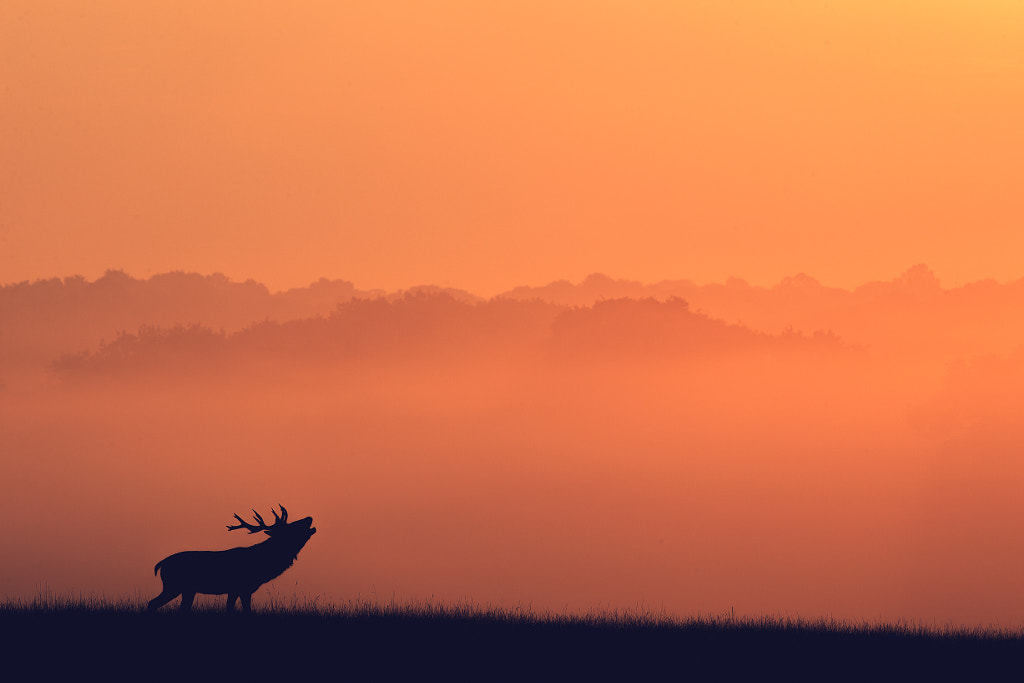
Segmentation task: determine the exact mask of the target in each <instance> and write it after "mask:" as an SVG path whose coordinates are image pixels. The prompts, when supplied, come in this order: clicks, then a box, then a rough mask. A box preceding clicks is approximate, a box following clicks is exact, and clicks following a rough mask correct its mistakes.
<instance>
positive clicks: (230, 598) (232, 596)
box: [227, 593, 238, 612]
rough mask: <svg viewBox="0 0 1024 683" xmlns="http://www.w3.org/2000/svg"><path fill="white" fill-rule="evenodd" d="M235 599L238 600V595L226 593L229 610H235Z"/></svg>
mask: <svg viewBox="0 0 1024 683" xmlns="http://www.w3.org/2000/svg"><path fill="white" fill-rule="evenodd" d="M235 600H238V596H237V595H235V594H234V593H228V605H227V608H228V611H229V612H234V611H235Z"/></svg>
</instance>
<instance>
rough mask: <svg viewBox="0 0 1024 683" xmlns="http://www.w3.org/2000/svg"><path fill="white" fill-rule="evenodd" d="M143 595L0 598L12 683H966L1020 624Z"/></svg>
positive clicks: (1014, 649) (1014, 636) (1002, 664)
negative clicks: (223, 602) (253, 609)
mask: <svg viewBox="0 0 1024 683" xmlns="http://www.w3.org/2000/svg"><path fill="white" fill-rule="evenodd" d="M142 607H143V604H142V603H141V602H132V601H127V600H125V601H118V602H101V601H96V600H92V601H73V600H64V601H54V600H49V601H45V602H44V601H36V602H32V603H3V604H0V632H2V633H3V634H4V636H3V642H2V649H3V651H4V655H3V661H4V668H3V670H4V671H5V672H10V673H12V674H15V677H14V678H11V679H8V680H31V679H36V680H52V679H55V678H58V677H66V676H68V675H75V676H81V675H82V674H83V673H86V672H91V673H94V674H99V675H101V676H104V677H106V678H107V679H109V680H180V679H183V678H187V679H189V680H219V679H222V678H223V679H232V680H233V679H239V678H241V677H245V678H247V679H250V680H271V679H277V680H281V679H285V680H340V679H345V680H414V679H422V678H423V677H425V676H431V677H443V678H445V679H447V680H537V679H544V680H578V679H581V678H586V679H611V680H629V679H638V678H647V679H650V678H657V679H663V678H671V679H680V678H684V679H685V678H691V677H693V678H697V679H699V680H740V679H743V680H750V679H761V678H764V677H766V676H769V675H774V676H781V677H783V678H785V679H788V680H793V679H807V680H811V679H817V680H822V679H828V680H838V679H849V680H855V679H860V680H865V679H872V680H878V679H884V680H907V679H910V680H914V679H919V678H922V677H925V676H927V677H931V678H939V679H961V680H966V679H977V678H978V677H990V676H997V675H999V674H1001V673H1004V672H1006V671H1016V670H1018V667H1019V666H1020V662H1021V660H1022V655H1024V634H1022V633H1021V632H1020V631H1015V632H1006V631H994V630H979V629H952V628H950V629H944V630H935V629H927V628H923V627H918V626H914V625H906V624H874V625H872V624H861V625H851V624H846V623H842V622H836V621H813V622H812V621H801V620H795V619H786V618H775V617H766V618H761V619H730V618H727V617H725V618H712V617H695V618H691V619H671V618H664V617H657V616H652V615H646V614H637V613H629V614H591V615H582V616H540V615H536V614H532V613H529V612H522V611H507V610H497V609H481V608H477V607H472V606H445V605H429V604H428V605H411V606H381V605H376V604H370V603H351V604H347V605H343V606H334V605H328V606H322V605H316V604H310V605H293V606H291V607H288V608H283V607H275V608H272V609H269V610H263V611H260V612H257V613H256V614H253V615H241V614H225V613H223V612H222V611H214V610H212V609H211V610H198V611H196V612H194V613H192V614H186V615H181V614H177V613H175V612H173V611H163V612H160V613H157V614H145V613H144V612H143V611H142Z"/></svg>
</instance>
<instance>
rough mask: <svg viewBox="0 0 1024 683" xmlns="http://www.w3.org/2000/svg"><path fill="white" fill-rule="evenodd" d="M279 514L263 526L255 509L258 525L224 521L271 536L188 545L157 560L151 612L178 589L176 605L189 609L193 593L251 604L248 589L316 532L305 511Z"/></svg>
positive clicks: (281, 566) (269, 576)
mask: <svg viewBox="0 0 1024 683" xmlns="http://www.w3.org/2000/svg"><path fill="white" fill-rule="evenodd" d="M281 513H282V516H281V517H278V516H277V513H276V512H274V517H275V518H276V519H277V521H276V522H275V524H273V525H271V526H269V527H268V526H266V524H265V523H264V522H263V518H262V517H260V516H259V514H257V513H255V512H254V513H253V514H255V515H256V519H257V521H258V522H259V526H254V525H251V524H248V523H246V522H244V521H242V518H241V517H239V516H238V515H235V518H236V519H238V521H239V522H240V524H238V525H236V526H229V527H228V529H229V530H234V529H248V530H249V533H250V534H253V533H256V532H258V531H262V532H264V533H266V534H268V535H269V536H270V538H268V539H267V540H266V541H263V542H262V543H257V544H256V545H253V546H248V547H245V548H231V549H230V550H218V551H202V550H189V551H185V552H181V553H175V554H173V555H170V556H168V557H165V558H164V559H162V560H160V561H159V562H157V563H156V566H155V567H154V568H153V573H154V574H156V573H159V574H160V578H161V580H162V581H163V591H162V592H161V593H160V595H158V596H156V597H155V598H153V599H152V600H151V601H150V602H149V607H148V608H147V609H148V610H149V611H150V612H152V611H154V610H157V609H159V608H160V607H161V606H163V605H165V604H167V603H168V602H170V601H171V600H173V599H174V598H176V597H178V596H179V595H181V610H182V611H188V610H189V609H190V608H191V607H192V601H193V600H194V599H195V596H196V593H205V594H209V595H224V594H225V593H226V594H227V596H228V602H227V609H228V611H231V610H233V609H234V606H235V601H236V600H237V599H239V598H241V600H242V608H243V609H244V610H245V611H247V612H248V611H249V610H251V609H252V607H251V601H252V594H253V593H255V592H256V590H257V589H258V588H259V587H260V586H262V585H263V584H265V583H267V582H268V581H272V580H273V579H276V578H277V577H278V576H280V575H281V574H283V573H284V571H285V570H286V569H288V567H291V566H292V564H293V563H294V562H295V559H296V557H298V554H299V551H300V550H302V548H303V546H305V545H306V542H307V541H308V540H309V539H310V537H312V535H313V534H315V533H316V528H315V527H313V518H312V517H306V518H304V519H300V520H298V521H297V522H292V523H290V524H289V523H288V522H287V519H288V512H287V511H286V510H285V509H284V507H283V506H282V507H281Z"/></svg>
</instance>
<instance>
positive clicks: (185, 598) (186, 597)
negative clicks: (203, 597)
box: [178, 591, 196, 612]
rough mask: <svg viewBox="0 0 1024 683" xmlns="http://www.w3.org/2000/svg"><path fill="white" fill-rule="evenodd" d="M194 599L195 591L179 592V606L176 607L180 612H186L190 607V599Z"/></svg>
mask: <svg viewBox="0 0 1024 683" xmlns="http://www.w3.org/2000/svg"><path fill="white" fill-rule="evenodd" d="M195 599H196V594H195V592H191V593H190V592H188V591H184V592H182V594H181V607H179V608H178V610H179V611H180V612H188V611H189V610H191V609H192V601H193V600H195Z"/></svg>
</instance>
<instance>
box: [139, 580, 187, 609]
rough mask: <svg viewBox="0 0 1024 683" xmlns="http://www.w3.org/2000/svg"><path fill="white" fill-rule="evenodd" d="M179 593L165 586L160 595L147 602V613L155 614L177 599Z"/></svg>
mask: <svg viewBox="0 0 1024 683" xmlns="http://www.w3.org/2000/svg"><path fill="white" fill-rule="evenodd" d="M179 593H181V591H175V590H171V589H170V588H168V587H167V586H164V590H163V592H162V593H160V595H158V596H156V597H155V598H153V599H152V600H150V601H149V605H148V606H147V607H146V611H147V612H155V611H157V610H158V609H160V608H161V607H163V606H164V605H166V604H167V603H169V602H170V601H171V600H173V599H174V598H176V597H178V595H179Z"/></svg>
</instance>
